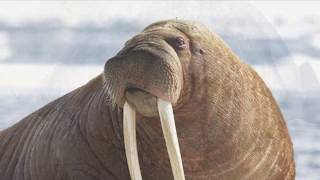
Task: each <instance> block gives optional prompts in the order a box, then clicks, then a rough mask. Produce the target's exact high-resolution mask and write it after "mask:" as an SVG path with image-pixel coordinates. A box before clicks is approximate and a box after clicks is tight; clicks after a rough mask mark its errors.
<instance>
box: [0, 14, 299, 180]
mask: <svg viewBox="0 0 320 180" xmlns="http://www.w3.org/2000/svg"><path fill="white" fill-rule="evenodd" d="M177 36H181V37H183V38H184V39H185V40H186V41H187V43H188V47H187V48H186V49H182V50H178V49H175V48H174V46H173V45H172V41H171V40H172V39H173V38H174V37H177ZM152 43H155V44H152ZM139 44H140V45H141V46H143V47H142V48H137V47H140V45H139ZM148 48H149V49H148ZM126 88H138V89H140V90H143V91H146V92H149V93H150V94H152V95H153V96H151V95H150V97H151V99H152V97H153V98H154V96H158V97H160V96H161V98H163V99H166V100H169V101H171V102H172V103H173V106H174V114H175V121H176V127H177V132H178V138H179V143H180V149H181V153H182V161H183V166H184V170H185V174H186V179H190V180H191V179H192V180H202V179H206V180H207V179H210V180H211V179H230V180H234V179H279V180H283V179H294V176H295V164H294V160H293V148H292V143H291V140H290V137H289V134H288V130H287V127H286V124H285V121H284V120H283V117H282V115H281V112H280V110H279V107H278V106H277V104H276V102H275V100H274V98H273V96H272V94H271V93H270V90H269V89H268V88H267V87H266V85H265V83H264V82H263V81H262V80H261V78H260V77H259V76H258V74H257V73H256V72H255V71H254V70H253V69H251V68H250V67H249V66H248V65H246V64H245V63H243V62H242V61H240V60H239V58H238V57H237V56H236V55H234V53H233V52H232V51H231V50H230V49H229V48H228V47H227V45H226V44H225V43H224V42H223V41H222V40H221V39H220V38H219V37H217V35H215V34H214V33H212V32H210V31H209V30H208V29H207V28H205V27H203V26H202V25H199V24H197V23H193V22H189V21H175V20H171V21H162V22H158V23H155V24H152V25H151V26H148V27H147V28H146V29H145V30H144V31H143V32H142V33H140V34H138V35H137V36H135V37H134V38H133V39H132V40H130V41H128V43H127V44H126V46H125V48H124V49H123V50H122V51H120V52H119V53H118V54H117V55H116V56H115V57H114V58H112V59H111V60H109V61H108V62H107V63H106V67H105V72H104V73H102V74H101V75H99V76H98V77H96V78H95V79H93V80H91V81H90V82H89V83H88V84H86V85H84V86H82V87H80V88H78V89H76V90H74V91H72V92H71V93H69V94H67V95H65V96H63V97H61V98H59V99H57V100H55V101H53V102H51V103H49V104H48V105H46V106H44V107H43V108H41V109H39V110H38V111H36V112H34V113H32V114H31V115H29V116H27V117H26V118H24V119H23V120H22V121H20V122H19V123H17V124H15V125H14V126H12V127H10V128H8V129H6V130H4V131H2V132H1V134H0V177H1V180H12V179H16V180H44V179H45V180H70V179H77V180H106V179H107V180H112V179H119V180H127V179H130V177H129V171H128V167H127V163H126V156H125V151H124V143H123V133H122V108H121V107H122V106H123V102H124V100H125V95H124V94H125V90H126ZM151 102H152V101H151ZM136 103H139V102H136ZM131 104H132V105H135V102H132V103H131ZM150 107H151V106H150ZM137 108H138V107H137ZM151 110H152V109H151ZM138 112H140V113H138V114H137V138H138V139H137V141H138V152H139V158H140V166H141V169H142V176H143V179H146V180H164V179H165V180H167V179H173V178H172V172H171V167H170V163H169V159H168V155H167V149H166V147H165V142H164V138H163V135H162V130H161V126H160V120H159V117H158V116H157V115H154V113H152V112H143V110H141V109H140V110H139V109H138ZM148 113H149V114H148ZM142 114H145V115H142ZM147 116H148V117H147ZM149 116H150V117H149Z"/></svg>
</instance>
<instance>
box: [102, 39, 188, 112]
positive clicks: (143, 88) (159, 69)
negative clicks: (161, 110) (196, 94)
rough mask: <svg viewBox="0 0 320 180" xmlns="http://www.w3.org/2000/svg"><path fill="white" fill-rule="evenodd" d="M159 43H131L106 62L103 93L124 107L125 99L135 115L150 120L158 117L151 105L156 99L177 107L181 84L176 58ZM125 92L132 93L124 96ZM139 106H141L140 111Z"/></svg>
mask: <svg viewBox="0 0 320 180" xmlns="http://www.w3.org/2000/svg"><path fill="white" fill-rule="evenodd" d="M155 41H156V40H155ZM162 41H163V40H159V43H157V42H150V41H146V42H141V41H139V42H137V43H136V45H134V42H130V43H129V44H128V45H127V46H128V47H127V46H126V47H124V48H123V50H121V51H120V52H119V53H118V54H117V55H116V56H115V57H113V58H111V59H110V60H108V61H107V63H106V65H105V70H104V75H105V80H106V84H107V87H106V89H107V93H108V94H109V96H110V99H111V100H112V101H113V102H114V103H115V104H117V105H118V106H120V107H123V105H124V103H125V101H126V99H128V102H129V103H131V105H134V106H135V107H136V108H137V110H138V112H140V113H141V114H143V115H145V116H148V117H150V116H154V115H156V114H158V113H157V111H156V109H157V108H156V106H155V105H154V104H156V103H155V102H156V100H155V99H156V97H158V98H161V99H163V100H166V101H168V102H171V103H172V104H173V105H175V104H176V103H177V101H178V99H179V97H180V92H181V89H182V84H183V82H182V80H183V77H182V76H183V75H182V74H183V73H182V67H181V63H180V60H179V58H178V56H177V54H176V53H175V52H173V51H172V48H170V47H167V46H169V45H167V44H165V43H163V42H162ZM128 89H131V90H130V91H128V92H127V90H128ZM133 89H135V90H133ZM137 89H139V90H140V91H136V90H137ZM150 95H152V96H150ZM138 97H140V98H138ZM151 97H152V98H151ZM138 99H140V100H138ZM142 102H147V103H146V104H145V103H142ZM142 104H143V105H142ZM151 104H153V105H152V106H149V105H151ZM138 105H142V106H141V108H139V107H138ZM147 106H148V107H149V108H146V107H147ZM139 109H140V111H139Z"/></svg>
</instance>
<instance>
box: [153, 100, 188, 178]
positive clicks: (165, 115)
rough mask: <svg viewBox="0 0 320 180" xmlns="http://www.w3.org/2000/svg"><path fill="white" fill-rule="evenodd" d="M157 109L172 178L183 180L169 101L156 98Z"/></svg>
mask: <svg viewBox="0 0 320 180" xmlns="http://www.w3.org/2000/svg"><path fill="white" fill-rule="evenodd" d="M158 111H159V115H160V120H161V126H162V131H163V135H164V138H165V141H166V145H167V150H168V154H169V159H170V164H171V168H172V172H173V176H174V179H175V180H184V179H185V176H184V171H183V166H182V160H181V153H180V147H179V142H178V137H177V131H176V125H175V121H174V115H173V109H172V105H171V103H170V102H167V101H164V100H162V99H160V98H158Z"/></svg>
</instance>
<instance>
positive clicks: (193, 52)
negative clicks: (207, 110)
mask: <svg viewBox="0 0 320 180" xmlns="http://www.w3.org/2000/svg"><path fill="white" fill-rule="evenodd" d="M195 27H196V26H194V27H193V28H195ZM189 28H190V26H187V25H186V24H184V23H181V22H180V23H178V22H176V23H175V22H174V21H172V23H168V21H163V22H158V23H155V24H152V25H150V26H148V27H147V28H145V29H144V31H143V32H141V33H140V34H138V35H136V36H134V37H133V38H132V39H130V40H129V41H127V42H126V44H125V47H124V48H123V49H122V50H121V51H120V52H119V53H118V54H117V55H116V56H115V57H112V58H111V59H110V60H108V61H107V63H106V65H105V71H104V75H105V79H106V84H107V87H106V89H107V92H108V94H109V96H110V99H111V100H112V101H113V103H115V104H117V105H118V106H120V107H124V129H126V128H127V131H126V130H125V131H124V136H125V141H126V136H133V137H135V134H134V133H135V132H134V131H135V124H134V123H135V122H134V121H135V110H136V111H138V112H139V113H140V114H141V115H142V116H146V117H153V116H158V114H159V113H160V119H161V123H162V128H163V132H164V136H165V139H166V144H167V148H168V153H169V157H170V162H171V165H172V169H173V174H174V176H175V177H176V178H178V179H181V178H182V177H183V178H184V175H183V168H182V162H181V155H180V150H179V145H178V140H177V133H176V129H175V124H174V119H173V110H172V105H173V106H174V107H178V106H179V105H181V104H182V103H183V102H184V101H186V100H187V97H188V95H187V93H185V92H189V91H187V90H186V88H188V86H187V85H189V84H191V82H190V80H191V79H192V78H191V77H190V74H192V73H191V72H190V68H189V64H190V63H191V62H192V61H194V60H195V59H197V57H199V56H201V54H202V53H203V50H202V49H201V48H200V47H199V44H198V43H197V42H195V41H194V40H195V39H196V38H193V39H192V40H191V37H193V35H191V34H190V31H192V29H189ZM198 59H199V58H198ZM128 109H129V110H128ZM128 114H130V115H128ZM133 116H134V117H133ZM128 119H129V120H128ZM126 120H128V121H129V122H127V124H126ZM128 124H129V125H128ZM126 125H128V126H127V127H126ZM128 131H130V132H128ZM131 131H133V132H131ZM128 138H129V139H130V137H128ZM128 141H130V142H128ZM132 143H133V144H132ZM135 143H136V142H135V138H133V139H132V137H131V139H130V140H127V144H126V148H130V147H131V148H132V146H136V145H135ZM130 144H131V145H130ZM129 146H130V147H129ZM133 149H134V150H132V149H131V151H130V150H128V151H130V152H128V153H127V159H128V165H129V169H130V162H129V161H130V160H129V157H128V156H130V154H132V153H133V154H135V153H136V147H133ZM133 159H135V160H133V161H136V162H135V163H136V165H132V166H138V160H137V157H134V158H133ZM133 163H134V162H133ZM174 166H175V167H174ZM131 168H132V167H131ZM132 171H133V170H132ZM137 171H139V170H137ZM175 171H176V172H175ZM130 173H131V177H133V176H135V175H133V174H134V172H130ZM138 174H139V173H138ZM179 177H180V178H179Z"/></svg>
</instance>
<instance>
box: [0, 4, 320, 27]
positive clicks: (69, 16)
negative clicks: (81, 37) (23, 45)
mask: <svg viewBox="0 0 320 180" xmlns="http://www.w3.org/2000/svg"><path fill="white" fill-rule="evenodd" d="M319 7H320V2H315V1H312V2H311V1H307V2H303V1H293V2H288V1H281V2H276V1H268V2H267V1H262V2H256V1H255V2H252V1H247V2H243V1H241V2H236V1H235V2H232V1H227V2H218V1H185V2H183V1H173V2H172V1H107V2H106V1H91V2H89V1H78V2H74V1H68V2H66V1H11V2H10V1H1V2H0V21H7V22H11V23H19V22H24V21H26V20H32V21H36V20H42V19H47V18H58V19H61V20H63V21H64V22H66V23H67V24H69V25H73V24H77V23H79V22H80V21H83V20H91V21H96V22H101V21H106V20H109V19H113V18H117V17H126V18H135V19H139V20H147V21H151V20H152V21H154V20H156V19H166V18H175V17H178V18H182V19H199V18H200V19H202V18H206V17H208V18H209V17H212V16H239V15H245V14H246V13H252V12H254V11H256V12H257V13H261V15H264V16H266V18H272V17H273V16H275V15H281V16H282V17H287V18H295V17H302V16H316V17H320V11H319Z"/></svg>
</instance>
